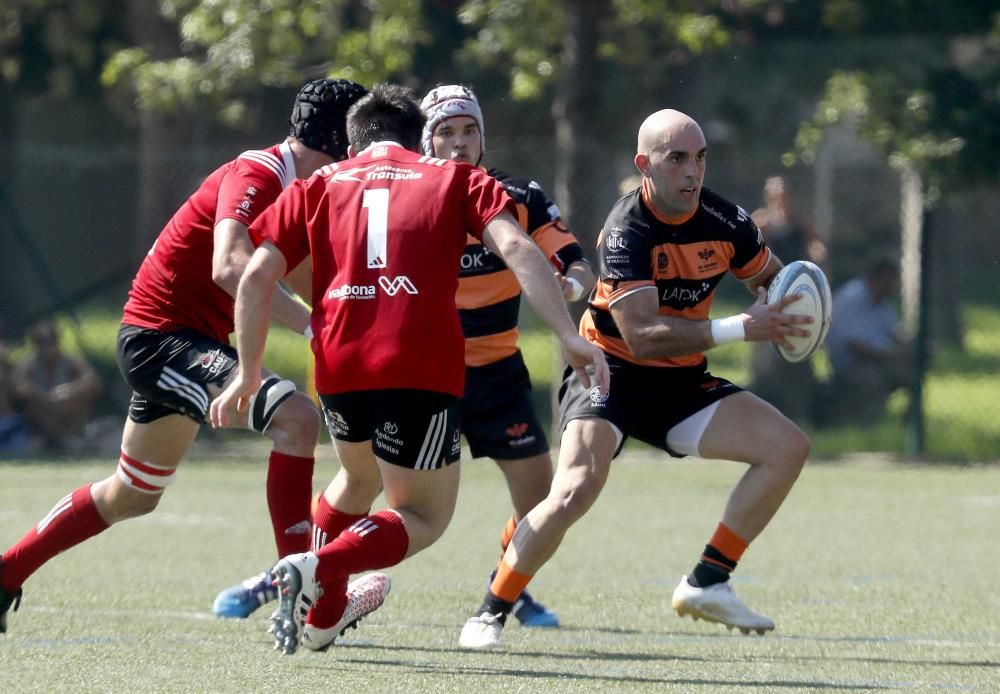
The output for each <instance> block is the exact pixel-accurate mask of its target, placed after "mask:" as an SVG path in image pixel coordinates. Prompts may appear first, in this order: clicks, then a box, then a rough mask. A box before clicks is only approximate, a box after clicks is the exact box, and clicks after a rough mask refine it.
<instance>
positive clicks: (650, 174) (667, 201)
mask: <svg viewBox="0 0 1000 694" xmlns="http://www.w3.org/2000/svg"><path fill="white" fill-rule="evenodd" d="M637 150H638V151H637V152H636V155H635V167H636V168H637V169H638V170H639V173H641V174H642V176H643V190H644V194H647V195H648V196H649V197H650V203H651V204H652V205H653V207H654V208H656V210H658V211H659V212H660V213H661V214H663V215H666V216H668V217H680V216H684V215H690V214H692V213H693V212H694V210H696V209H697V208H698V200H699V199H700V195H701V182H702V179H703V178H704V177H705V153H706V150H707V148H706V146H705V134H704V133H703V132H702V131H701V128H700V127H699V126H698V123H696V122H695V120H694V119H693V118H691V116H688V115H686V114H684V113H681V112H680V111H675V110H673V109H670V108H667V109H663V110H662V111H657V112H656V113H654V114H652V115H651V116H649V118H647V119H646V120H644V121H643V122H642V125H641V126H640V127H639V141H638V145H637Z"/></svg>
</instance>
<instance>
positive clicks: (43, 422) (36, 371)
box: [13, 320, 101, 452]
mask: <svg viewBox="0 0 1000 694" xmlns="http://www.w3.org/2000/svg"><path fill="white" fill-rule="evenodd" d="M28 338H29V341H30V343H31V346H32V347H33V350H34V351H33V352H32V353H31V354H30V355H28V356H27V357H25V358H24V359H23V360H22V361H21V362H20V363H18V364H17V365H16V366H15V367H14V374H13V380H14V392H15V394H16V398H17V400H18V402H19V403H20V407H21V410H22V412H23V413H24V417H25V420H26V421H27V423H28V426H29V427H30V428H31V429H32V430H33V431H34V432H36V433H37V434H38V435H39V436H41V437H42V439H43V441H44V443H45V446H46V447H47V448H48V449H49V450H51V451H70V452H72V451H74V450H75V449H76V448H77V447H78V446H79V444H80V443H81V442H82V436H83V432H84V427H85V426H86V424H87V422H88V421H89V420H90V416H91V414H92V413H93V407H94V402H95V401H96V399H97V396H98V395H99V394H100V391H101V383H100V380H99V379H98V377H97V373H96V372H95V371H94V368H93V367H92V366H91V365H90V364H89V363H87V362H86V361H85V360H84V359H82V358H79V357H73V356H70V355H67V354H65V353H64V352H63V351H62V349H61V348H60V345H59V331H58V330H57V328H56V324H55V323H54V322H53V321H51V320H43V321H40V322H38V323H36V324H35V325H33V326H32V327H31V328H30V330H29V331H28Z"/></svg>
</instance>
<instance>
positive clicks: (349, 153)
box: [347, 145, 358, 159]
mask: <svg viewBox="0 0 1000 694" xmlns="http://www.w3.org/2000/svg"><path fill="white" fill-rule="evenodd" d="M356 156H358V150H356V149H354V145H347V158H348V159H353V158H354V157H356Z"/></svg>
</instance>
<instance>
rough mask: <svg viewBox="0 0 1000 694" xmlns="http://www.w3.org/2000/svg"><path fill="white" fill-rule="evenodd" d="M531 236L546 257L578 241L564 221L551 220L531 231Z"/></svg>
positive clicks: (550, 256)
mask: <svg viewBox="0 0 1000 694" xmlns="http://www.w3.org/2000/svg"><path fill="white" fill-rule="evenodd" d="M531 238H532V239H533V240H534V241H535V243H536V244H538V247H539V248H541V249H542V253H544V254H545V257H546V258H552V256H554V255H555V254H556V253H558V252H559V251H561V250H562V249H563V248H566V246H570V245H572V244H574V243H578V241H577V240H576V237H575V236H573V234H570V233H569V232H568V231H566V227H564V226H563V225H562V222H551V223H549V224H546V225H545V226H541V227H539V228H538V229H536V230H535V231H533V232H532V233H531Z"/></svg>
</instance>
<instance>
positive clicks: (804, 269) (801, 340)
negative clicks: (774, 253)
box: [767, 260, 833, 362]
mask: <svg viewBox="0 0 1000 694" xmlns="http://www.w3.org/2000/svg"><path fill="white" fill-rule="evenodd" d="M790 294H800V295H801V297H800V298H799V300H798V301H795V302H793V303H791V304H789V305H788V306H786V307H785V308H784V310H783V311H782V313H796V314H800V315H804V316H812V319H813V322H812V323H809V324H804V325H799V326H796V327H799V328H802V329H803V330H806V331H808V332H809V336H808V337H799V336H797V335H789V336H788V337H787V338H786V339H787V340H788V342H790V343H791V344H792V345H793V346H794V348H795V349H794V350H789V349H785V348H784V347H782V346H781V345H779V344H777V343H774V348H775V350H776V351H777V352H778V354H780V355H781V357H782V358H783V359H784V360H785V361H790V362H799V361H804V360H805V359H808V358H809V357H810V356H812V354H813V352H815V351H816V350H817V349H819V347H820V345H822V344H823V341H824V340H825V339H826V333H827V331H828V330H829V329H830V321H831V319H832V318H833V315H832V314H833V297H832V296H831V294H830V283H829V282H828V281H827V279H826V275H824V274H823V271H822V270H820V269H819V266H817V265H816V264H815V263H810V262H809V261H808V260H795V261H793V262H791V263H789V264H788V265H786V266H785V267H783V268H781V269H780V270H779V271H778V272H777V274H775V276H774V279H773V280H771V286H770V288H768V290H767V303H769V304H773V303H775V302H777V301H780V300H781V299H783V298H784V297H786V296H788V295H790Z"/></svg>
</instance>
